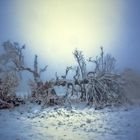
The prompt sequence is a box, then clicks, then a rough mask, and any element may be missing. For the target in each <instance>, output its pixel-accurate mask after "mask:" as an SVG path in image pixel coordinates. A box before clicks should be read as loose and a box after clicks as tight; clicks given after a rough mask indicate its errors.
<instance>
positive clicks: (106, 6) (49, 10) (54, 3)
mask: <svg viewBox="0 0 140 140" xmlns="http://www.w3.org/2000/svg"><path fill="white" fill-rule="evenodd" d="M16 9H17V14H18V22H19V25H20V26H21V28H22V31H21V36H22V37H23V39H24V40H25V41H26V42H27V43H28V45H30V47H32V51H33V52H35V53H38V54H39V55H40V56H41V58H42V59H47V60H49V61H50V62H51V63H53V64H54V63H55V61H56V60H57V61H58V62H59V63H61V64H62V65H67V64H69V63H71V64H72V63H73V56H72V51H73V50H74V49H75V48H79V49H80V50H83V51H84V52H85V54H87V55H88V56H91V55H94V54H97V52H98V50H99V47H100V46H101V45H104V46H105V48H107V49H109V47H110V44H113V43H114V42H115V38H117V37H118V36H119V35H120V34H121V21H122V11H123V3H122V1H121V0H30V1H29V0H24V1H18V0H16ZM111 47H112V46H111ZM53 64H52V65H53Z"/></svg>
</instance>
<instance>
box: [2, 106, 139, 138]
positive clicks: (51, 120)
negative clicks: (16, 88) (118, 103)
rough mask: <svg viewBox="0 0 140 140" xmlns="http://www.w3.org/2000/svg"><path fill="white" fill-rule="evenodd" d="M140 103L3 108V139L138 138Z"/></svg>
mask: <svg viewBox="0 0 140 140" xmlns="http://www.w3.org/2000/svg"><path fill="white" fill-rule="evenodd" d="M139 139H140V106H138V105H137V106H127V107H121V108H120V107H119V108H105V109H102V110H94V108H93V107H88V106H84V105H83V104H82V105H73V106H72V108H68V107H67V108H64V107H58V106H55V107H48V108H45V109H41V107H40V106H36V105H31V104H29V105H25V106H21V107H18V108H15V109H10V110H0V140H139Z"/></svg>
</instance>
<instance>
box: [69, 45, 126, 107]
mask: <svg viewBox="0 0 140 140" xmlns="http://www.w3.org/2000/svg"><path fill="white" fill-rule="evenodd" d="M73 54H74V57H75V59H76V61H77V64H78V66H77V68H76V70H75V72H76V74H75V75H74V82H73V90H72V93H71V95H72V94H73V92H75V93H76V92H77V93H80V96H77V97H80V98H79V100H82V101H87V102H88V103H93V104H95V105H101V106H106V105H112V104H120V103H123V102H125V101H126V98H125V96H124V94H123V88H122V86H123V85H122V77H121V75H120V74H118V73H116V70H115V63H116V60H115V58H114V57H112V56H111V55H109V54H105V53H104V51H103V47H101V53H100V55H99V56H97V57H96V58H95V60H94V59H93V58H92V57H90V58H89V60H88V62H92V63H93V65H94V69H93V70H92V71H88V70H87V67H86V63H87V62H86V61H85V58H84V55H83V53H82V52H81V51H79V50H75V52H74V53H73ZM76 86H79V87H80V92H79V91H77V89H76Z"/></svg>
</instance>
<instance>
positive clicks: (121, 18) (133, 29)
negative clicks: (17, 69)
mask: <svg viewBox="0 0 140 140" xmlns="http://www.w3.org/2000/svg"><path fill="white" fill-rule="evenodd" d="M44 1H45V0H44ZM46 1H48V5H47V6H46V7H48V8H49V6H50V5H49V2H50V1H49V0H46ZM58 1H59V2H60V1H61V3H63V2H64V3H65V5H66V1H67V0H66V1H64V0H58ZM75 1H77V2H76V3H75V4H74V3H72V5H70V1H68V2H69V5H68V6H69V7H70V6H74V5H79V8H81V7H82V6H84V4H85V2H87V6H88V5H91V6H92V5H93V8H94V9H95V11H97V13H98V14H97V17H100V21H101V22H103V25H102V24H101V23H100V26H99V27H100V28H101V25H102V26H103V28H102V29H98V23H97V25H96V24H94V21H92V22H91V20H88V18H91V16H92V15H93V16H96V14H95V13H92V7H90V9H89V10H91V11H88V9H86V10H85V11H86V12H87V15H88V14H89V13H90V14H89V17H87V22H85V23H86V24H87V25H90V26H86V24H85V23H83V24H82V22H81V25H76V26H75V22H71V23H68V27H72V28H71V29H69V30H68V32H70V30H71V31H74V30H75V32H76V33H77V34H76V33H75V34H73V36H74V37H73V38H70V41H71V42H70V43H69V44H68V43H67V40H66V39H64V42H63V38H64V37H65V36H66V37H69V36H70V35H71V34H72V33H73V32H72V33H71V34H70V33H69V34H68V33H67V28H66V27H64V29H63V26H60V28H61V30H64V32H65V30H66V34H63V36H61V35H62V34H61V33H60V34H58V33H59V32H60V31H61V30H60V31H58V32H56V33H55V32H54V33H53V34H52V28H51V27H55V25H52V24H51V23H49V21H48V22H47V20H46V21H45V23H43V24H42V21H44V20H42V19H43V18H42V19H41V18H40V16H39V15H40V13H41V15H42V14H45V11H41V9H42V10H44V9H45V8H46V7H45V5H44V7H41V6H42V5H41V2H40V3H39V4H40V5H38V3H37V1H36V0H31V1H30V2H29V1H27V0H25V1H22V2H21V1H17V0H12V1H11V0H0V43H2V42H3V41H6V40H11V41H17V42H19V43H20V44H21V45H22V44H26V45H27V50H26V51H25V53H26V55H27V58H26V60H27V61H28V63H29V64H31V62H33V57H34V54H35V53H37V54H38V55H39V58H40V62H42V63H41V66H43V65H45V63H46V64H48V65H49V69H48V72H49V71H53V72H52V73H51V72H50V73H51V74H52V75H53V74H54V72H55V71H58V72H60V71H61V70H63V69H64V68H65V67H66V66H67V65H71V64H69V63H71V62H72V61H74V59H73V58H72V50H73V48H76V47H77V48H79V49H81V50H82V51H83V52H85V54H86V55H91V54H92V51H93V55H95V54H96V55H97V52H98V49H99V48H100V46H104V48H105V50H106V51H107V52H108V53H112V54H113V55H114V56H115V57H116V59H117V62H118V67H119V68H125V67H130V68H134V69H136V70H139V71H140V62H139V60H140V46H139V45H140V14H139V13H140V1H139V0H116V1H115V0H114V1H115V2H116V3H115V2H112V4H110V2H111V1H110V0H99V1H98V2H97V0H95V4H97V7H96V5H94V0H93V1H91V0H87V1H84V0H82V2H83V4H80V3H78V2H80V1H79V0H75ZM42 2H43V0H42ZM96 2H97V3H96ZM35 3H37V4H35ZM90 3H91V4H90ZM106 3H107V4H106ZM23 4H24V5H23ZM53 4H54V6H55V0H54V3H53ZM32 5H33V6H34V7H32ZM37 5H38V6H39V9H38V8H37V7H36V6H37ZM59 5H60V4H58V7H57V4H56V7H57V8H58V10H60V9H61V7H59ZM65 5H64V6H65ZM107 5H109V6H110V8H109V7H106V6H107ZM51 6H52V5H51ZM80 6H81V7H80ZM95 7H96V8H95ZM101 7H102V9H98V8H101ZM30 8H31V12H33V11H34V13H28V12H29V11H30ZM32 8H33V11H32ZM52 8H55V7H52ZM62 8H64V9H62V13H61V14H62V15H63V12H64V10H65V7H62ZM82 8H83V7H82ZM106 8H109V9H106ZM114 8H115V9H114ZM20 9H21V11H22V12H21V13H20ZM72 9H74V10H75V11H76V9H77V7H74V8H73V7H70V10H72ZM50 10H51V8H50ZM82 10H83V9H81V11H82ZM100 10H101V11H102V10H103V12H105V11H107V12H108V13H105V14H104V15H103V18H102V17H101V14H102V13H101V14H100ZM109 10H112V13H111V11H109ZM115 10H118V11H115ZM60 12H61V11H60ZM93 12H94V10H93ZM35 13H38V17H37V15H36V14H35ZM56 13H57V11H56V12H55V13H53V11H51V13H50V15H49V16H50V17H51V21H54V19H53V16H54V18H56V17H57V16H58V15H57V16H56V15H53V14H56ZM69 14H71V12H70V13H69ZM81 14H82V16H83V13H81ZM27 15H29V17H27ZM33 15H34V16H33ZM51 15H53V16H51ZM73 15H75V13H73ZM79 15H80V13H78V14H77V15H75V17H74V19H75V20H76V18H78V16H79ZM87 15H86V14H85V15H84V16H83V17H80V18H79V19H80V20H83V21H84V20H85V19H83V18H86V16H87ZM108 15H112V17H111V19H109V18H108ZM113 15H116V17H113ZM45 16H46V15H45ZM55 16H56V17H55ZM66 16H67V15H66ZM66 16H64V17H63V16H62V17H61V20H60V23H61V22H63V23H62V24H65V23H67V22H66V21H65V19H64V18H65V17H66ZM70 16H71V15H70ZM76 16H77V17H76ZM36 17H37V18H36ZM50 17H49V18H50ZM58 18H60V17H59V16H58ZM71 18H73V17H71ZM24 19H25V20H27V21H25V23H24ZM93 19H94V18H93ZM39 20H40V22H39ZM67 20H69V21H70V19H69V18H68V19H67ZM34 22H36V23H38V24H39V23H40V24H41V26H39V25H35V26H33V23H34ZM77 22H78V21H77ZM60 23H59V24H60ZM28 24H30V25H29V26H28ZM53 24H54V23H53ZM92 24H93V28H90V27H92ZM24 25H25V27H24ZM42 25H44V29H46V30H47V31H48V32H49V31H50V34H49V33H48V34H47V33H46V34H43V35H42V36H41V37H40V38H38V37H39V36H38V35H36V34H35V33H38V32H40V35H41V34H42V32H43V31H42V30H43V27H42ZM26 26H27V27H26ZM47 26H50V28H47ZM56 26H58V25H56ZM94 26H96V27H97V29H96V30H95V29H94ZM73 27H75V29H73ZM29 28H31V29H32V30H33V31H32V32H31V31H30V29H29ZM65 28H66V29H65ZM76 28H78V29H76ZM115 28H116V29H115ZM38 29H41V30H39V31H38ZM58 29H59V28H58V27H56V30H58ZM82 29H83V31H84V32H85V33H89V34H87V37H89V36H90V35H91V38H90V39H89V40H88V39H87V38H85V37H86V35H85V34H84V32H81V31H82ZM90 29H91V32H90ZM105 29H107V30H105ZM76 30H77V31H76ZM102 30H103V32H102ZM28 31H29V33H28ZM87 31H88V32H87ZM94 31H95V34H93V32H94ZM111 31H112V32H111ZM54 34H55V35H56V36H57V37H54ZM81 34H82V35H81ZM83 34H84V35H83ZM96 34H97V36H98V38H97V39H96V36H95V35H96ZM101 34H103V37H102V38H101V39H100V36H101ZM44 35H46V38H45V37H44ZM76 35H77V36H76ZM78 35H80V37H78ZM105 36H106V37H105ZM92 38H93V39H92ZM37 39H38V40H39V41H38V42H36V40H37ZM51 39H52V40H51ZM56 39H58V40H59V41H57V40H56ZM44 40H46V42H43V41H44ZM83 40H84V41H83ZM92 40H93V41H92ZM54 41H55V43H54ZM60 41H61V42H60ZM68 41H69V40H68ZM80 41H81V42H80ZM88 41H89V42H88ZM40 42H42V43H40ZM64 43H65V44H67V47H66V48H65V49H64V46H63V45H65V44H64ZM43 45H44V46H43ZM55 45H56V46H55ZM37 46H38V47H37ZM40 46H41V47H40ZM61 46H62V47H61ZM42 47H43V48H45V47H47V51H46V50H45V51H46V53H44V51H43V49H42ZM92 47H93V48H92ZM52 48H53V52H52ZM58 48H59V49H58ZM90 48H91V49H90ZM57 49H58V50H61V51H60V52H61V53H58V50H57ZM55 50H57V52H55ZM68 50H69V51H70V52H69V54H68V57H67V58H65V57H63V56H65V55H64V53H65V52H66V54H67V53H68ZM28 52H30V53H28ZM45 54H46V55H45ZM52 54H53V55H52ZM70 55H71V56H70ZM57 56H58V57H57ZM53 57H54V58H55V60H53ZM56 59H57V60H56ZM56 61H57V62H56ZM66 61H67V62H66ZM55 62H56V63H55ZM54 63H55V64H54ZM60 73H61V72H60ZM48 75H49V74H48Z"/></svg>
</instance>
